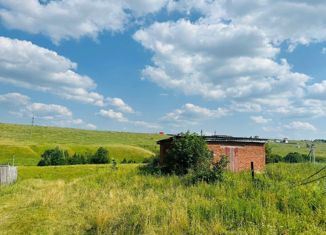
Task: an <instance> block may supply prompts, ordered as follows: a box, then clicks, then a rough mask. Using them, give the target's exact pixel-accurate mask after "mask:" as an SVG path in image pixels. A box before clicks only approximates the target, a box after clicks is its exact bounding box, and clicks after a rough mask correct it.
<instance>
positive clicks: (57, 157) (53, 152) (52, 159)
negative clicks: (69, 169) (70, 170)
mask: <svg viewBox="0 0 326 235" xmlns="http://www.w3.org/2000/svg"><path fill="white" fill-rule="evenodd" d="M68 158H69V154H68V152H67V151H62V150H60V149H59V147H55V148H54V149H48V150H45V152H44V153H43V154H42V155H41V160H40V162H39V163H38V166H48V165H53V166H55V165H65V164H66V163H67V159H68Z"/></svg>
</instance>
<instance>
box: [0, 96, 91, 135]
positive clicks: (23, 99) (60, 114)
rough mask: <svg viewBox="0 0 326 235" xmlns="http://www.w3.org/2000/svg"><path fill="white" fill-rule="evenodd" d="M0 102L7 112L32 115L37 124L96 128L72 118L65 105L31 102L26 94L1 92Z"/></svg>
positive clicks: (20, 115)
mask: <svg viewBox="0 0 326 235" xmlns="http://www.w3.org/2000/svg"><path fill="white" fill-rule="evenodd" d="M0 103H1V104H3V105H5V106H7V110H9V113H11V114H13V115H15V116H17V117H21V118H32V117H34V118H35V120H36V123H37V124H46V125H55V126H62V127H80V128H85V129H96V126H95V125H94V124H91V123H85V122H84V121H83V120H82V119H80V118H74V117H73V113H72V112H71V111H70V110H69V109H68V108H67V107H65V106H62V105H58V104H44V103H33V102H32V101H31V99H30V98H29V97H28V96H25V95H22V94H20V93H7V94H2V95H0Z"/></svg>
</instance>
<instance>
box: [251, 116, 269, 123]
mask: <svg viewBox="0 0 326 235" xmlns="http://www.w3.org/2000/svg"><path fill="white" fill-rule="evenodd" d="M250 119H251V120H253V121H254V122H255V123H257V124H266V123H268V122H270V121H271V119H267V118H264V117H263V116H251V117H250Z"/></svg>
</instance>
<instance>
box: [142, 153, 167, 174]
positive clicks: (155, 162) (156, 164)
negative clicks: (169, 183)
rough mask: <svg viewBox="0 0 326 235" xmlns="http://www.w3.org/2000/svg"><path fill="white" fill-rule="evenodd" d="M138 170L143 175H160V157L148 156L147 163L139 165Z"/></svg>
mask: <svg viewBox="0 0 326 235" xmlns="http://www.w3.org/2000/svg"><path fill="white" fill-rule="evenodd" d="M139 170H140V173H141V174H144V175H148V174H150V175H161V174H162V169H161V167H160V158H159V157H157V156H155V157H152V158H149V159H148V162H147V164H145V165H143V166H140V167H139Z"/></svg>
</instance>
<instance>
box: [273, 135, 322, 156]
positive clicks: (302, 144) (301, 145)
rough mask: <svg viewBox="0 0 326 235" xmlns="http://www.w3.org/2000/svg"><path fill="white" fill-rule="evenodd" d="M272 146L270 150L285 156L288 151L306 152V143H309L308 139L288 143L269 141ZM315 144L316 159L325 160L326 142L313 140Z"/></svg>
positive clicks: (307, 150)
mask: <svg viewBox="0 0 326 235" xmlns="http://www.w3.org/2000/svg"><path fill="white" fill-rule="evenodd" d="M269 144H270V146H271V147H272V152H273V153H276V154H279V155H281V156H283V157H284V156H285V155H286V154H288V153H290V152H299V153H302V154H308V153H309V150H310V149H309V148H308V147H307V144H311V142H310V141H303V140H300V141H290V142H289V143H288V144H284V143H269ZM314 144H315V146H316V152H315V155H316V159H317V160H324V161H325V160H326V143H320V142H314Z"/></svg>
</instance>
